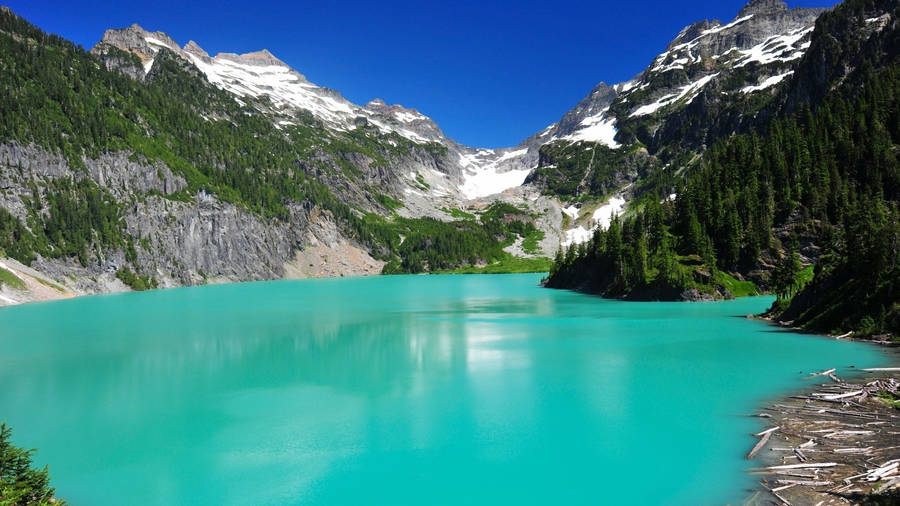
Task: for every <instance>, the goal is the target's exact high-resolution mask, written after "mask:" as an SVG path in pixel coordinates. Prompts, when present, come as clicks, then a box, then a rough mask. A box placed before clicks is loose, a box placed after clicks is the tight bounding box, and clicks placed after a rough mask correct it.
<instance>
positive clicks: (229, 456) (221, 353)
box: [0, 275, 887, 506]
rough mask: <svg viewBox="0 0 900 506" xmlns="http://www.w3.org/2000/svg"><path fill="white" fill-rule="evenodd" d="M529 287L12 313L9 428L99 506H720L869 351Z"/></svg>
mask: <svg viewBox="0 0 900 506" xmlns="http://www.w3.org/2000/svg"><path fill="white" fill-rule="evenodd" d="M539 279H540V276H538V275H507V276H486V275H480V276H479V275H474V276H399V277H375V278H356V279H334V280H311V281H279V282H267V283H249V284H236V285H222V286H208V287H198V288H185V289H176V290H165V291H156V292H145V293H133V294H124V295H111V296H97V297H85V298H80V299H76V300H69V301H62V302H53V303H45V304H32V305H26V306H19V307H12V308H6V309H2V310H0V420H6V421H7V422H9V423H10V425H11V426H12V427H13V429H14V434H13V436H14V441H15V442H16V443H17V444H19V445H22V446H28V447H37V448H39V452H38V454H37V461H38V462H40V463H41V464H45V463H46V464H49V465H50V470H51V474H52V477H53V482H54V485H55V486H56V487H57V493H58V495H59V496H60V497H63V498H65V499H67V500H69V502H70V503H71V504H72V505H75V506H78V505H93V504H167V505H168V504H242V505H243V504H246V505H261V504H315V505H319V504H322V505H341V504H367V505H372V504H379V505H380V504H385V505H387V504H390V505H404V504H472V505H477V504H490V505H497V504H721V503H725V502H735V501H740V499H742V498H743V497H745V495H746V494H745V491H746V490H747V489H748V488H749V487H751V486H752V485H753V480H752V478H751V477H750V476H749V475H747V474H746V473H745V470H746V469H747V468H748V467H749V466H750V465H752V464H750V463H748V462H747V461H745V460H744V459H743V456H744V454H746V453H747V451H748V450H749V449H750V447H751V446H752V445H753V443H754V442H755V439H753V438H750V437H748V433H750V432H754V431H757V430H760V429H761V428H762V427H763V426H762V424H763V423H764V422H763V421H761V420H760V419H757V418H749V417H746V416H744V415H746V414H748V413H753V412H756V411H757V410H758V409H759V408H760V407H761V406H762V405H763V402H764V401H766V400H767V399H771V398H772V396H774V395H777V394H782V393H785V392H786V391H789V390H791V389H796V388H801V387H803V386H804V385H805V384H808V383H809V381H804V380H803V379H802V378H803V377H804V375H805V374H806V373H808V372H809V371H812V370H822V369H826V368H830V367H837V368H838V369H839V374H841V373H843V372H844V370H843V369H842V368H845V367H848V366H856V367H871V366H879V365H883V364H884V363H886V361H887V359H886V357H885V356H884V355H882V354H881V353H880V352H879V351H878V350H877V349H875V348H872V347H869V346H866V345H863V344H858V343H847V342H838V341H834V340H829V339H823V338H819V337H814V336H804V335H798V334H792V333H788V332H784V331H781V330H779V329H776V328H773V327H771V326H769V325H767V324H765V323H761V322H758V321H752V320H748V319H746V318H744V316H746V315H747V314H749V313H758V312H761V311H763V310H764V309H765V308H766V307H767V306H768V305H769V304H770V303H771V299H770V298H748V299H742V300H737V301H730V302H720V303H705V304H685V303H626V302H619V301H608V300H602V299H598V298H594V297H590V296H585V295H579V294H575V293H570V292H561V291H554V290H548V289H543V288H539V287H538V286H537V283H538V281H539Z"/></svg>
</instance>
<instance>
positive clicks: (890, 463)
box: [742, 329, 900, 506]
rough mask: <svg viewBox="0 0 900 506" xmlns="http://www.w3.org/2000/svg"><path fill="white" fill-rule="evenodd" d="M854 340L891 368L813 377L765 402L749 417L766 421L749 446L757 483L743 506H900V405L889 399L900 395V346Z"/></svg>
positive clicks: (837, 370)
mask: <svg viewBox="0 0 900 506" xmlns="http://www.w3.org/2000/svg"><path fill="white" fill-rule="evenodd" d="M791 330H792V331H793V329H791ZM828 337H830V338H831V339H841V337H842V336H828ZM843 339H846V337H844V338H843ZM853 340H855V341H857V342H869V343H872V344H877V345H880V347H881V348H882V351H883V352H884V353H885V354H887V355H888V356H889V357H890V359H889V360H888V362H889V364H890V365H889V366H886V367H882V368H874V369H856V368H855V367H853V366H849V367H843V368H832V369H827V370H825V371H819V372H815V373H811V374H810V375H808V376H806V377H805V378H804V379H806V380H810V384H808V385H807V386H806V387H805V388H802V389H798V390H795V391H792V392H791V393H788V394H784V395H780V396H777V397H774V398H771V399H768V400H766V401H764V402H763V403H762V405H761V406H760V408H759V411H758V413H757V414H755V415H751V416H755V417H759V418H762V419H765V420H766V422H765V423H764V424H763V425H764V427H763V429H762V430H761V431H760V432H758V433H756V434H753V435H752V438H753V439H752V441H748V446H747V449H748V454H747V455H746V458H747V459H748V460H749V461H751V462H754V463H755V464H756V465H754V467H753V468H751V469H749V470H748V472H749V473H750V474H751V475H753V476H755V477H756V478H757V480H756V486H755V487H754V489H752V491H751V492H750V495H748V496H747V498H746V499H745V500H744V501H743V503H742V504H744V505H745V506H757V505H763V504H766V505H768V504H773V503H774V504H786V505H798V504H810V505H817V506H827V505H846V504H896V503H897V502H900V469H898V467H900V404H896V403H895V405H894V406H890V405H889V404H888V402H887V401H885V400H883V399H885V398H887V397H891V398H892V399H894V400H896V399H898V398H900V347H898V345H900V343H890V344H888V345H886V344H885V342H873V341H866V340H861V339H853ZM841 376H844V377H841ZM847 376H849V378H847ZM882 396H883V397H882Z"/></svg>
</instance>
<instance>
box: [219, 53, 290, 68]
mask: <svg viewBox="0 0 900 506" xmlns="http://www.w3.org/2000/svg"><path fill="white" fill-rule="evenodd" d="M216 58H225V59H226V60H232V61H237V62H241V63H246V64H249V65H257V66H269V65H279V66H282V67H288V65H287V64H286V63H284V62H283V61H281V60H279V59H278V58H276V57H275V55H274V54H272V53H270V52H269V50H268V49H262V50H260V51H254V52H252V53H244V54H240V55H239V54H235V53H219V54H217V55H216Z"/></svg>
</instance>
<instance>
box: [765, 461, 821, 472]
mask: <svg viewBox="0 0 900 506" xmlns="http://www.w3.org/2000/svg"><path fill="white" fill-rule="evenodd" d="M835 466H837V463H835V462H825V463H813V464H788V465H786V466H769V467H767V468H766V469H768V470H769V471H780V470H782V469H813V468H822V467H835Z"/></svg>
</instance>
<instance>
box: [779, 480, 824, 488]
mask: <svg viewBox="0 0 900 506" xmlns="http://www.w3.org/2000/svg"><path fill="white" fill-rule="evenodd" d="M775 481H776V482H778V483H780V484H782V485H800V486H803V487H824V486H827V485H834V482H833V481H803V480H775Z"/></svg>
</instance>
